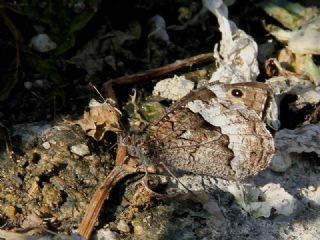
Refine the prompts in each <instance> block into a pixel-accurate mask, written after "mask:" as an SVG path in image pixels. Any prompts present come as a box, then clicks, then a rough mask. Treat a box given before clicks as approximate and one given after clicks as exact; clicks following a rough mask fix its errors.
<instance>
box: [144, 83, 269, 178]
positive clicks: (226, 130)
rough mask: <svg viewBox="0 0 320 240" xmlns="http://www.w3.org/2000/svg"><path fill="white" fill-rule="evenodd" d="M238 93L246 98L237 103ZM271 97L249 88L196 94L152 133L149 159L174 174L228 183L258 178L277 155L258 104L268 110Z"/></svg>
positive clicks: (232, 86)
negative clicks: (228, 181)
mask: <svg viewBox="0 0 320 240" xmlns="http://www.w3.org/2000/svg"><path fill="white" fill-rule="evenodd" d="M234 89H236V90H237V93H239V91H240V93H241V94H240V95H236V97H235V99H234V98H233V97H234V96H233V97H232V96H230V94H231V95H232V94H234V92H235V91H233V90H234ZM239 96H240V97H239ZM252 96H256V98H258V99H254V97H252ZM266 96H267V90H266V89H263V88H262V87H261V86H255V85H250V84H249V83H247V84H244V85H239V84H214V85H209V86H208V87H207V88H202V89H199V90H197V91H195V92H193V93H191V94H190V95H188V96H187V97H185V98H184V99H183V101H182V102H181V103H180V104H178V105H176V106H175V107H173V109H171V110H170V111H169V113H168V114H167V115H166V116H165V117H164V118H162V119H161V120H160V121H158V122H157V123H156V124H155V125H152V126H150V127H149V129H148V132H147V136H148V137H147V141H146V144H147V145H148V147H147V149H149V150H148V155H149V158H151V160H152V162H153V163H157V162H164V163H165V164H166V165H167V166H168V167H169V168H171V169H179V170H182V171H187V172H192V173H196V174H206V175H210V176H215V177H221V178H225V179H244V178H247V177H249V176H252V175H255V174H257V173H258V172H259V171H261V170H263V169H265V168H266V167H267V166H268V164H269V163H270V160H271V157H272V155H273V152H274V145H273V138H272V136H271V135H270V133H269V131H268V130H267V129H266V127H265V125H264V123H263V122H262V120H261V118H260V116H259V115H261V113H262V112H263V107H261V106H260V105H259V104H257V102H261V104H263V105H265V101H266V99H267V97H266ZM188 99H189V101H187V100H188Z"/></svg>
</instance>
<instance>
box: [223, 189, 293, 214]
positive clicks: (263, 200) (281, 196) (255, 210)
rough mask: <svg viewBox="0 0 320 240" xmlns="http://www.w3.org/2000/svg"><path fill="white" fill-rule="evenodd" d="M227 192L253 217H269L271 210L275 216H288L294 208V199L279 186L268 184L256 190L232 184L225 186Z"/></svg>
mask: <svg viewBox="0 0 320 240" xmlns="http://www.w3.org/2000/svg"><path fill="white" fill-rule="evenodd" d="M227 190H228V191H229V192H230V193H231V194H232V195H233V196H234V197H235V199H236V201H237V203H238V204H239V205H240V206H241V207H242V208H243V209H244V210H245V211H246V212H248V213H250V214H251V215H252V216H254V217H270V214H271V210H272V209H275V213H276V214H281V215H285V216H289V215H291V214H292V213H293V211H294V209H295V206H296V199H295V198H294V197H293V196H292V195H290V194H289V193H288V192H286V191H285V190H284V189H283V188H282V187H280V184H274V183H269V184H266V185H265V186H263V187H261V188H260V189H258V188H256V187H255V186H253V185H248V184H247V185H241V184H238V183H234V184H230V185H229V186H227Z"/></svg>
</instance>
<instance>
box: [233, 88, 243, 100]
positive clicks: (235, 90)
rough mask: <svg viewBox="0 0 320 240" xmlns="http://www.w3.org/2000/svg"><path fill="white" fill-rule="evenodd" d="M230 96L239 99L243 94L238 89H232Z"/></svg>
mask: <svg viewBox="0 0 320 240" xmlns="http://www.w3.org/2000/svg"><path fill="white" fill-rule="evenodd" d="M231 94H232V96H234V97H237V98H241V97H242V96H243V92H242V91H241V90H239V89H233V90H232V91H231Z"/></svg>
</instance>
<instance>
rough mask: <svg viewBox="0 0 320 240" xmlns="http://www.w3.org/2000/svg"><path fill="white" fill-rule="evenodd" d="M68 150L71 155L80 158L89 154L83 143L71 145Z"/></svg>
mask: <svg viewBox="0 0 320 240" xmlns="http://www.w3.org/2000/svg"><path fill="white" fill-rule="evenodd" d="M70 150H71V152H72V153H74V154H76V155H78V156H81V157H83V156H85V155H89V154H90V150H89V147H88V146H87V145H86V144H83V143H81V144H78V145H73V146H72V147H71V149H70Z"/></svg>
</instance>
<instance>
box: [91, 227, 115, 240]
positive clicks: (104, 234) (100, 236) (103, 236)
mask: <svg viewBox="0 0 320 240" xmlns="http://www.w3.org/2000/svg"><path fill="white" fill-rule="evenodd" d="M93 239H95V240H118V239H120V238H119V234H118V233H116V232H113V231H111V230H110V229H100V230H98V231H97V234H96V236H94V237H93Z"/></svg>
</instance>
